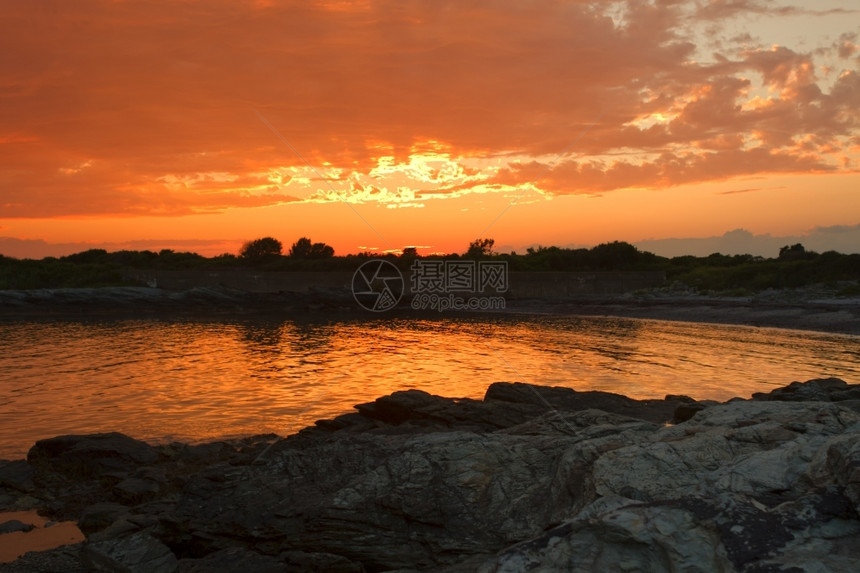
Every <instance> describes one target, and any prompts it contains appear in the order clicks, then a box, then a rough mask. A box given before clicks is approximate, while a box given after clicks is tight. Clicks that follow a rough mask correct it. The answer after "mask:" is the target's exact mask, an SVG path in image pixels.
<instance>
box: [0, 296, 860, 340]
mask: <svg viewBox="0 0 860 573" xmlns="http://www.w3.org/2000/svg"><path fill="white" fill-rule="evenodd" d="M495 312H502V313H509V314H531V315H534V314H551V315H591V316H594V315H599V316H620V317H629V318H647V319H658V320H678V321H685V322H710V323H722V324H741V325H748V326H763V327H777V328H791V329H805V330H817V331H823V332H838V333H845V334H860V298H857V297H854V298H844V297H843V298H835V297H833V296H832V293H830V292H829V291H827V290H826V289H825V290H820V289H819V290H816V289H806V290H803V291H773V292H766V293H761V294H759V295H756V296H750V297H721V296H704V295H694V294H689V293H678V292H674V291H672V290H671V289H668V290H667V289H652V290H650V291H643V292H641V293H638V294H634V293H625V294H617V295H607V296H583V297H579V298H571V299H564V300H560V299H554V298H546V299H513V300H508V301H507V304H506V307H505V310H503V311H495ZM254 314H257V315H265V316H273V315H274V316H284V317H295V318H306V317H318V316H326V317H329V318H335V319H344V318H355V319H361V318H368V317H372V318H379V317H380V316H386V317H390V316H420V317H430V318H435V317H440V316H454V315H460V316H474V315H475V314H478V313H470V312H460V313H457V312H453V311H445V312H443V313H440V312H438V311H435V310H423V311H413V310H411V309H410V308H409V305H408V303H407V302H405V301H402V303H401V306H400V307H398V308H397V309H393V310H391V311H388V312H385V313H382V314H380V313H373V312H369V311H364V310H362V309H361V308H360V307H359V306H358V304H357V303H356V301H355V299H354V298H353V295H352V292H351V291H349V290H347V289H335V288H312V289H310V290H308V291H303V292H287V291H284V292H268V293H260V292H248V291H242V290H236V289H231V288H227V287H223V286H218V287H197V288H192V289H189V290H178V291H171V290H163V289H158V288H148V287H108V288H74V289H72V288H69V289H41V290H24V291H16V290H0V320H33V319H37V320H42V319H73V320H77V319H90V318H103V317H105V318H110V319H117V318H175V317H187V318H204V319H213V318H218V317H224V316H237V315H254Z"/></svg>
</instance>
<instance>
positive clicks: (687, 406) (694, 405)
mask: <svg viewBox="0 0 860 573" xmlns="http://www.w3.org/2000/svg"><path fill="white" fill-rule="evenodd" d="M707 407H708V406H707V404H703V403H702V402H684V403H682V404H679V405H678V407H677V408H675V414H674V415H673V416H672V422H673V423H675V424H680V423H682V422H686V421H687V420H689V419H690V418H692V417H693V416H695V415H696V412H698V411H700V410H704V409H705V408H707Z"/></svg>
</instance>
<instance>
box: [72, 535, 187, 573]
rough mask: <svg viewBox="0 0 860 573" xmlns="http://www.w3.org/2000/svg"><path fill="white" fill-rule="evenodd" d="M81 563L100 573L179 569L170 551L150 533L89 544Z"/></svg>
mask: <svg viewBox="0 0 860 573" xmlns="http://www.w3.org/2000/svg"><path fill="white" fill-rule="evenodd" d="M81 561H82V562H83V563H84V565H86V566H88V567H92V568H94V569H97V570H99V571H113V572H116V573H173V572H174V571H175V570H176V567H177V565H178V560H177V559H176V557H175V556H174V555H173V553H172V552H171V551H170V548H168V547H167V546H166V545H164V544H163V543H161V542H160V541H158V540H157V539H155V538H154V537H152V536H151V535H150V534H149V533H146V532H140V533H134V534H132V535H129V536H127V537H120V538H114V539H107V540H104V541H98V542H94V543H86V544H85V545H84V548H83V550H82V551H81Z"/></svg>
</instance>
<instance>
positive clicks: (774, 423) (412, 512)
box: [0, 379, 860, 573]
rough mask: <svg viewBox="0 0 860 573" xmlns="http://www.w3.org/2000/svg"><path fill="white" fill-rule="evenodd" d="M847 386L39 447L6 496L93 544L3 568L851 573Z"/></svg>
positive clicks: (856, 525)
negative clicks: (188, 441) (70, 522)
mask: <svg viewBox="0 0 860 573" xmlns="http://www.w3.org/2000/svg"><path fill="white" fill-rule="evenodd" d="M857 390H858V386H852V385H849V384H846V383H844V382H843V381H840V380H835V379H821V380H811V381H808V382H805V383H793V384H791V385H789V386H786V387H784V388H779V389H776V390H774V391H773V392H771V393H769V394H762V395H756V396H755V397H754V399H752V400H738V399H736V400H732V401H730V402H727V403H722V404H719V403H714V402H695V401H693V400H692V399H690V398H687V397H684V396H669V397H667V399H665V400H647V401H638V400H632V399H630V398H627V397H625V396H619V395H616V394H609V393H602V392H575V391H573V390H570V389H565V388H547V387H536V386H529V385H525V384H511V383H497V384H494V385H492V386H491V387H490V388H489V389H488V390H487V393H486V396H485V398H484V399H483V400H469V399H451V398H441V397H438V396H432V395H429V394H426V393H424V392H420V391H417V390H408V391H402V392H395V393H394V394H391V395H389V396H384V397H381V398H379V399H377V400H375V401H373V402H370V403H367V404H362V405H359V406H357V407H356V412H354V413H351V414H345V415H343V416H339V417H338V418H335V419H333V420H326V421H321V422H318V423H317V424H316V425H315V426H314V427H311V428H307V429H305V430H303V431H301V432H299V433H298V434H296V435H294V436H290V437H288V438H283V439H282V438H278V437H277V436H273V435H266V436H256V437H252V438H247V439H244V440H234V441H229V442H226V441H225V442H216V443H211V444H203V445H198V446H189V445H183V444H168V445H161V446H151V445H149V444H146V443H144V442H140V441H138V440H134V439H132V438H130V437H128V436H124V435H122V434H116V433H111V434H95V435H89V436H61V437H57V438H50V439H47V440H42V441H40V442H38V443H37V444H36V445H34V446H33V448H32V449H31V451H30V454H29V455H28V459H27V461H26V462H24V461H15V462H2V463H0V488H2V489H0V500H5V501H4V504H5V506H6V507H5V509H18V508H22V507H24V506H27V507H28V508H29V507H38V508H40V509H41V510H42V511H43V512H45V513H48V514H50V515H51V516H52V517H53V518H57V519H60V518H62V519H75V520H77V521H78V523H79V525H80V528H81V530H82V531H83V532H84V533H85V535H86V536H87V541H86V542H85V543H84V544H82V545H81V546H80V547H77V546H75V547H71V548H63V549H62V550H54V551H53V552H44V553H43V554H40V555H36V554H29V555H28V556H25V557H24V558H21V559H19V560H18V561H16V562H15V563H13V564H8V565H0V571H3V570H9V571H38V570H46V571H48V570H52V569H51V568H50V567H51V566H50V565H45V567H48V568H46V569H39V565H38V563H39V562H40V561H39V560H40V559H41V562H43V563H48V564H50V563H52V562H61V563H64V564H65V565H64V567H66V568H69V569H71V570H80V571H165V572H173V571H180V572H189V573H190V572H204V571H252V570H253V571H343V572H360V571H368V572H372V571H392V570H424V571H439V572H442V571H446V572H458V571H482V572H502V571H524V570H540V571H583V572H584V571H597V570H600V571H620V570H629V571H741V572H750V573H751V572H755V571H798V570H819V571H857V570H860V517H858V512H860V413H858V412H857V411H855V410H854V409H853V408H852V406H853V405H854V403H853V400H854V399H855V398H854V396H855V395H856V392H857ZM673 420H674V421H675V423H672V422H673ZM0 509H4V508H3V507H0ZM8 527H9V528H11V529H15V528H17V527H18V526H17V524H11V525H8ZM52 560H53V561H52ZM70 560H71V562H70Z"/></svg>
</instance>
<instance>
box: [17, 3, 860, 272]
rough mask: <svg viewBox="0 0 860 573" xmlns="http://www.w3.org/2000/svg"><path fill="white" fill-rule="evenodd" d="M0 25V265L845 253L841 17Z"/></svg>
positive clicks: (857, 112)
mask: <svg viewBox="0 0 860 573" xmlns="http://www.w3.org/2000/svg"><path fill="white" fill-rule="evenodd" d="M0 6H2V8H0V9H2V17H0V254H4V255H8V256H15V257H35V258H40V257H42V256H46V255H62V254H68V253H71V252H76V251H81V250H84V249H87V248H94V247H102V248H107V249H109V250H117V249H124V248H130V249H152V250H158V249H162V248H172V249H176V250H190V251H195V252H199V253H201V254H204V255H207V256H211V255H217V254H220V253H224V252H232V253H235V252H237V251H238V249H239V247H240V245H241V243H242V242H244V241H246V240H248V239H253V238H256V237H261V236H273V237H276V238H278V239H280V240H281V241H283V242H284V244H285V245H286V246H287V247H288V246H289V244H290V243H292V242H293V241H295V240H296V239H297V238H299V237H301V236H308V237H310V238H312V239H313V240H314V241H324V242H326V243H328V244H330V245H332V246H333V247H334V248H335V251H336V253H337V254H347V253H356V252H359V251H360V250H362V249H378V250H379V251H384V250H397V249H401V248H403V247H405V246H417V247H419V252H421V253H430V252H439V251H442V252H462V251H464V250H465V249H466V247H467V245H468V243H469V241H471V240H474V239H475V238H477V237H479V236H483V237H492V238H494V239H495V241H496V247H497V249H498V250H501V251H506V252H507V251H511V250H518V251H520V252H523V251H524V249H525V248H526V247H528V246H533V245H537V244H542V245H558V246H592V245H595V244H597V243H600V242H605V241H611V240H625V241H629V242H632V243H636V244H639V245H641V246H642V247H643V248H647V249H648V250H652V251H654V252H657V253H660V254H668V255H673V254H681V252H692V253H694V254H707V253H708V252H712V251H715V250H720V251H722V252H754V253H756V254H763V255H770V256H775V255H776V254H777V252H778V248H779V246H780V245H781V244H786V243H788V242H795V241H801V242H804V244H806V245H807V248H812V249H816V250H819V251H822V250H827V249H836V250H839V251H841V252H860V171H858V168H860V47H858V44H860V35H858V34H860V4H858V2H857V1H856V0H817V1H816V2H800V1H799V0H794V1H783V0H657V1H652V2H646V1H641V2H640V1H638V0H630V1H626V2H625V1H622V2H618V1H612V2H609V1H607V2H603V1H589V2H586V1H578V0H568V1H535V2H526V1H519V0H518V1H507V0H489V1H475V2H465V1H457V2H447V1H438V0H433V1H404V0H390V1H357V2H346V1H333V0H332V1H311V0H296V1H293V0H290V1H279V0H256V1H252V0H243V1H239V0H205V1H204V0H200V1H194V0H182V1H170V2H160V1H157V0H147V1H122V0H113V1H111V0H102V1H93V0H77V1H75V2H67V1H64V0H34V1H28V2H18V1H14V0H0ZM699 251H703V252H701V253H699Z"/></svg>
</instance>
